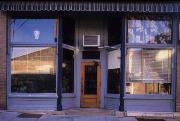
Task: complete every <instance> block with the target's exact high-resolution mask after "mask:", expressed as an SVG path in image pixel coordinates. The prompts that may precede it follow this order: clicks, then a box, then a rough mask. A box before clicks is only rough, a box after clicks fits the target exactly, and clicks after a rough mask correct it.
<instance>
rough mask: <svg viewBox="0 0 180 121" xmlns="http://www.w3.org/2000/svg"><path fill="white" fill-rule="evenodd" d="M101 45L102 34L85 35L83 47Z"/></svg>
mask: <svg viewBox="0 0 180 121" xmlns="http://www.w3.org/2000/svg"><path fill="white" fill-rule="evenodd" d="M98 46H100V35H83V47H98Z"/></svg>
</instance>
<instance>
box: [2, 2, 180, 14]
mask: <svg viewBox="0 0 180 121" xmlns="http://www.w3.org/2000/svg"><path fill="white" fill-rule="evenodd" d="M0 10H1V11H97V12H98V11H99V12H103V11H104V12H147V13H148V12H151V13H152V12H160V13H162V12H168V13H174V12H176V13H177V12H180V2H173V3H170V2H83V1H79V2H68V1H66V2H65V1H64V2H63V1H61V2H58V1H57V2H53V1H51V2H50V1H46V2H42V1H39V2H38V1H32V2H31V1H29V2H28V1H23V2H20V1H1V2H0Z"/></svg>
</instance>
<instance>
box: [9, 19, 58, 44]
mask: <svg viewBox="0 0 180 121" xmlns="http://www.w3.org/2000/svg"><path fill="white" fill-rule="evenodd" d="M55 28H56V24H55V20H54V19H12V20H11V41H12V42H40V43H44V42H49V43H54V38H55V30H56V29H55Z"/></svg>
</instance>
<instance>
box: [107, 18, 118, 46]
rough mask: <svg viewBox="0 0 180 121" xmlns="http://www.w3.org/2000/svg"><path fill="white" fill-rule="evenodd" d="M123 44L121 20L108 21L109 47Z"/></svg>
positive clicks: (112, 19)
mask: <svg viewBox="0 0 180 121" xmlns="http://www.w3.org/2000/svg"><path fill="white" fill-rule="evenodd" d="M120 43H121V18H111V19H109V20H108V45H109V46H114V45H117V44H120Z"/></svg>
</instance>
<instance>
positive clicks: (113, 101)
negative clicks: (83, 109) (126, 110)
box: [104, 97, 119, 110]
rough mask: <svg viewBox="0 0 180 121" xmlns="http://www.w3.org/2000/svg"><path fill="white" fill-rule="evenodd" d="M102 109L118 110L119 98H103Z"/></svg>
mask: <svg viewBox="0 0 180 121" xmlns="http://www.w3.org/2000/svg"><path fill="white" fill-rule="evenodd" d="M104 102H105V104H104V107H105V108H107V109H114V110H118V109H119V98H118V97H105V101H104Z"/></svg>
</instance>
